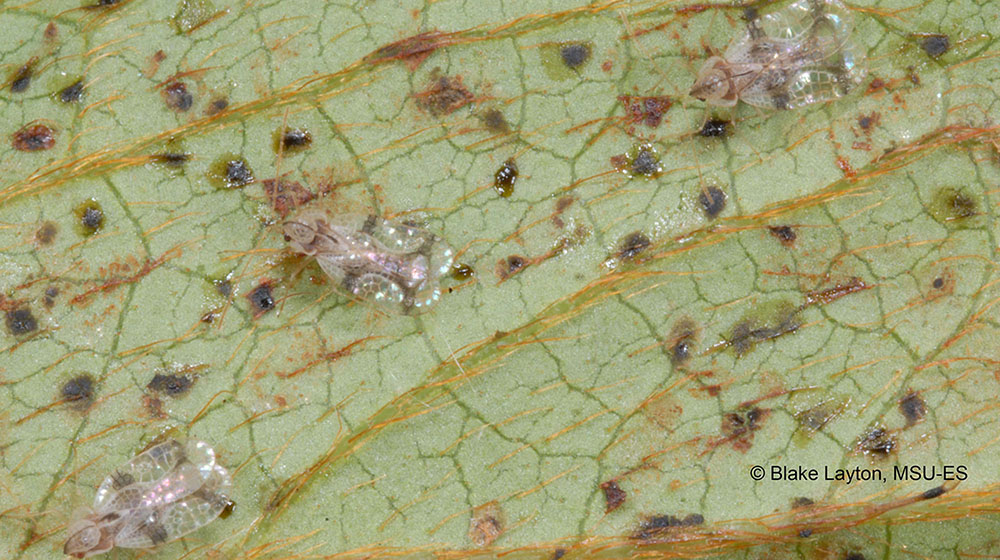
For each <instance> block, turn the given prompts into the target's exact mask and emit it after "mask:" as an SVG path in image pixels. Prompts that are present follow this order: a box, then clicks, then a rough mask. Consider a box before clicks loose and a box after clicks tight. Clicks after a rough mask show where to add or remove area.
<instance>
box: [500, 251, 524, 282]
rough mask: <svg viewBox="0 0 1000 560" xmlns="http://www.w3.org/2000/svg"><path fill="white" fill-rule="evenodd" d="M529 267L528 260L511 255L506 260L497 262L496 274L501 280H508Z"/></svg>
mask: <svg viewBox="0 0 1000 560" xmlns="http://www.w3.org/2000/svg"><path fill="white" fill-rule="evenodd" d="M527 265H528V259H526V258H524V257H522V256H520V255H511V256H509V257H507V258H506V259H500V260H499V261H498V262H497V266H496V271H495V272H496V274H497V277H499V278H500V280H506V279H508V278H510V277H511V276H513V275H515V274H517V273H518V272H521V271H522V270H524V267H525V266H527Z"/></svg>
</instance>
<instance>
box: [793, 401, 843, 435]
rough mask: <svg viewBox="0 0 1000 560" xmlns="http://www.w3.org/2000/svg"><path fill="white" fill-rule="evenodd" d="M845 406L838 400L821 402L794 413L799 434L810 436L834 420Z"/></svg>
mask: <svg viewBox="0 0 1000 560" xmlns="http://www.w3.org/2000/svg"><path fill="white" fill-rule="evenodd" d="M845 405H846V402H844V401H842V400H839V399H831V400H827V401H823V402H821V403H819V404H817V405H815V406H813V407H810V408H807V409H805V410H802V411H800V412H798V413H796V414H795V420H796V421H797V422H798V424H799V429H800V430H801V433H802V434H803V435H805V436H811V435H813V434H815V433H816V432H818V431H820V430H822V429H823V427H824V426H826V425H827V424H829V423H830V421H831V420H833V419H834V418H836V417H837V415H839V414H840V413H841V412H842V411H843V410H844V407H845Z"/></svg>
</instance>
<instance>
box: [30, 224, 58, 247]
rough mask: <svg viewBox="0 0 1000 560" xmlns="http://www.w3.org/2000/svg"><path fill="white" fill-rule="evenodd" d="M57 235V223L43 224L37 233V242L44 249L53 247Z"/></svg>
mask: <svg viewBox="0 0 1000 560" xmlns="http://www.w3.org/2000/svg"><path fill="white" fill-rule="evenodd" d="M57 233H59V227H58V226H56V224H55V222H49V221H45V222H42V225H41V226H39V228H38V230H36V231H35V242H37V243H38V244H39V245H41V246H42V247H45V246H46V245H51V244H52V242H53V241H55V239H56V234H57Z"/></svg>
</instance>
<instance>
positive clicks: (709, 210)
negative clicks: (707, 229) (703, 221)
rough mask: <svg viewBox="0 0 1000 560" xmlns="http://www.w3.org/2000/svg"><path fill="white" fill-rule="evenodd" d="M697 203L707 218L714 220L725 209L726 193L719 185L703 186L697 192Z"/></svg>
mask: <svg viewBox="0 0 1000 560" xmlns="http://www.w3.org/2000/svg"><path fill="white" fill-rule="evenodd" d="M698 204H699V205H700V206H701V210H702V212H704V214H705V217H706V218H708V219H709V220H714V219H715V218H717V217H718V216H719V214H721V213H722V211H723V210H725V209H726V193H725V192H723V191H722V189H720V188H719V187H716V186H709V187H705V188H703V189H702V190H701V192H700V193H698Z"/></svg>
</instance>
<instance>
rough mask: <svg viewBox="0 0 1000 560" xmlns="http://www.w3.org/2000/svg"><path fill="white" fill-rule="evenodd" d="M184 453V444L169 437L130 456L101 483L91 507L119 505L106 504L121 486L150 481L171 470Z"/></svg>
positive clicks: (99, 510) (150, 483) (104, 508)
mask: <svg viewBox="0 0 1000 560" xmlns="http://www.w3.org/2000/svg"><path fill="white" fill-rule="evenodd" d="M184 455H185V451H184V446H183V445H182V444H181V443H180V442H178V441H176V440H173V439H171V440H168V441H165V442H163V443H160V444H157V445H154V446H153V447H150V448H149V449H147V450H146V451H143V452H142V453H140V454H138V455H136V456H135V457H132V459H130V460H129V461H128V462H126V463H125V464H124V465H121V466H120V467H118V468H117V469H115V470H114V472H112V473H111V474H109V475H108V476H107V477H106V478H105V479H104V482H102V483H101V486H100V487H99V488H98V489H97V495H96V496H95V497H94V510H95V511H98V512H102V511H111V510H117V509H121V508H120V507H119V506H117V505H115V506H114V507H111V508H109V507H107V506H108V504H109V503H110V502H111V501H112V500H113V499H114V497H115V496H116V495H117V494H118V492H119V491H120V490H122V489H123V488H125V487H128V486H131V485H133V484H137V485H139V488H144V487H146V486H148V485H152V484H153V483H155V482H156V481H158V480H160V479H161V478H163V477H165V476H166V475H167V474H168V473H170V471H172V470H174V468H175V467H176V466H177V462H178V461H179V460H180V459H181V458H182V457H183V456H184Z"/></svg>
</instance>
